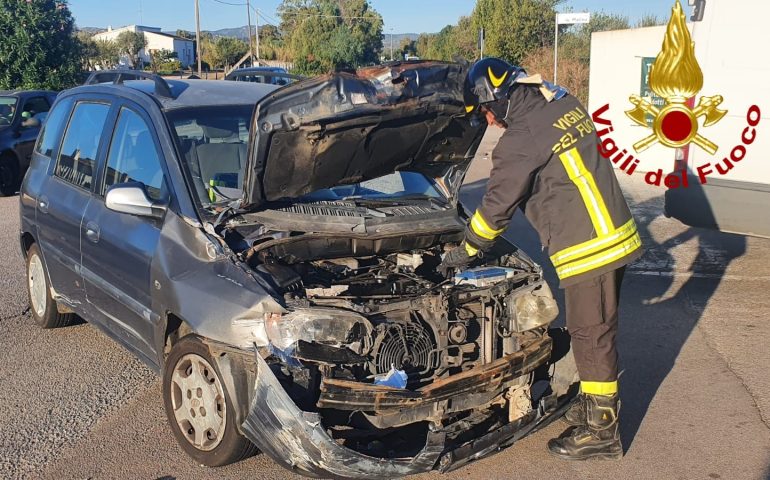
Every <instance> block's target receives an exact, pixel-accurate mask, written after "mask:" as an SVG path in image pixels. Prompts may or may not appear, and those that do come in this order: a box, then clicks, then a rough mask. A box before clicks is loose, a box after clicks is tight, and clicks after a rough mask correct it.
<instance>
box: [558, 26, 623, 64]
mask: <svg viewBox="0 0 770 480" xmlns="http://www.w3.org/2000/svg"><path fill="white" fill-rule="evenodd" d="M628 28H631V26H630V25H629V23H628V17H624V16H621V15H617V14H613V13H605V12H595V13H592V14H591V21H590V22H588V23H587V24H585V25H580V26H578V27H567V29H566V31H565V32H564V34H563V35H560V36H559V59H560V60H559V61H561V59H562V58H575V59H577V60H579V61H581V62H583V63H585V64H588V63H590V61H591V34H592V33H594V32H605V31H608V30H626V29H628ZM551 70H552V71H553V62H551Z"/></svg>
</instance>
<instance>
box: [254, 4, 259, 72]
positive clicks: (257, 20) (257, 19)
mask: <svg viewBox="0 0 770 480" xmlns="http://www.w3.org/2000/svg"><path fill="white" fill-rule="evenodd" d="M255 21H256V25H257V66H259V9H257V17H256V19H255Z"/></svg>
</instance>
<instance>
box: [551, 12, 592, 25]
mask: <svg viewBox="0 0 770 480" xmlns="http://www.w3.org/2000/svg"><path fill="white" fill-rule="evenodd" d="M590 21H591V14H590V13H588V12H585V13H571V12H570V13H557V14H556V23H557V24H559V25H567V24H573V23H588V22H590Z"/></svg>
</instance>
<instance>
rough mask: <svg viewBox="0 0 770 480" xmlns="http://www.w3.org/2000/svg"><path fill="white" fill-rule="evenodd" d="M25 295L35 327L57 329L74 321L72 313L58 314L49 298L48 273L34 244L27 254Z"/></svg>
mask: <svg viewBox="0 0 770 480" xmlns="http://www.w3.org/2000/svg"><path fill="white" fill-rule="evenodd" d="M27 295H28V297H29V309H30V312H32V319H33V320H34V322H35V324H36V325H37V326H39V327H41V328H59V327H66V326H68V325H70V324H72V323H73V322H74V321H75V315H74V314H73V313H59V309H58V308H57V307H56V302H55V301H54V299H53V298H52V297H51V288H50V285H48V272H46V270H45V264H44V263H43V257H42V255H40V249H39V248H38V246H37V244H36V243H34V244H32V246H31V247H30V248H29V251H28V252H27Z"/></svg>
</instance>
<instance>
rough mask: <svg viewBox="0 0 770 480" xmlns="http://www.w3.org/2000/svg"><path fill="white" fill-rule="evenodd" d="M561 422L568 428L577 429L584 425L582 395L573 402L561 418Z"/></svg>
mask: <svg viewBox="0 0 770 480" xmlns="http://www.w3.org/2000/svg"><path fill="white" fill-rule="evenodd" d="M561 420H562V422H564V423H566V424H567V425H569V426H570V427H579V426H581V425H585V424H586V400H585V395H584V394H583V393H579V394H578V396H577V398H576V399H575V402H574V403H573V404H572V406H571V407H569V409H568V410H567V412H566V413H565V414H564V416H563V417H561Z"/></svg>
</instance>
